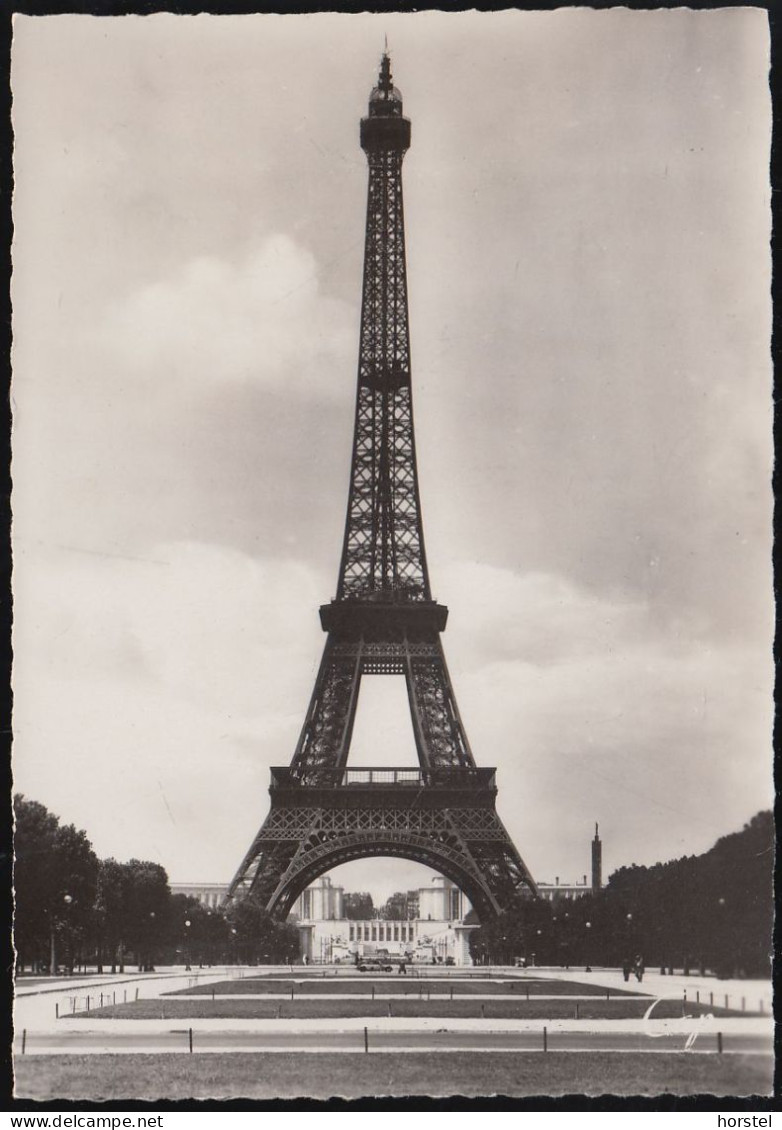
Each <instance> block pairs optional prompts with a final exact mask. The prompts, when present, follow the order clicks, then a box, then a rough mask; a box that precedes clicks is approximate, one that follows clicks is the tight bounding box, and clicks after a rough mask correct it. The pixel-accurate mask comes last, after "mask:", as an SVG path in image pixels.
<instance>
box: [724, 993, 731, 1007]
mask: <svg viewBox="0 0 782 1130" xmlns="http://www.w3.org/2000/svg"><path fill="white" fill-rule="evenodd" d="M729 1000H730V997H729V996H728V994H727V993H726V994H725V1007H726V1008H727V1007H728V1001H729Z"/></svg>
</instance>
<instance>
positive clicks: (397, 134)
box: [361, 52, 410, 153]
mask: <svg viewBox="0 0 782 1130" xmlns="http://www.w3.org/2000/svg"><path fill="white" fill-rule="evenodd" d="M361 148H362V149H364V150H366V151H367V152H370V151H372V152H377V151H378V150H380V151H396V152H399V153H404V152H405V150H406V149H409V148H410V122H409V120H408V119H407V118H404V117H402V94H401V92H400V91H399V90H397V88H396V87H395V86H394V84H393V82H392V79H391V60H390V58H389V56H388V53H387V52H385V53H384V54H383V58H382V59H381V60H380V74H379V75H378V79H377V85H376V86H375V87H373V89H372V92H371V94H370V95H369V107H368V110H367V117H366V118H362V119H361Z"/></svg>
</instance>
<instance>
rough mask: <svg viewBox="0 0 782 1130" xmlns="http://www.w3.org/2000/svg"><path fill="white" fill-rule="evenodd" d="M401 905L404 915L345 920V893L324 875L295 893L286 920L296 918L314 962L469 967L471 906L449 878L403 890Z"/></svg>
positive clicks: (307, 953) (438, 877) (304, 946)
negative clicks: (379, 960) (383, 960)
mask: <svg viewBox="0 0 782 1130" xmlns="http://www.w3.org/2000/svg"><path fill="white" fill-rule="evenodd" d="M405 905H406V911H407V915H406V916H405V917H399V918H369V919H365V920H353V919H349V918H344V917H342V916H341V915H342V913H343V906H344V892H343V890H342V888H341V887H334V886H332V883H331V879H330V878H329V876H328V875H324V876H322V877H321V878H320V879H318V880H317V881H316V882H315V883H312V884H311V885H310V886H309V887H307V889H306V890H305V891H303V892H302V893H301V895H299V897H298V899H297V900H296V902H295V903H294V905H293V909H292V911H291V917H294V918H297V919H298V922H297V923H296V924H297V926H298V928H299V934H300V936H301V947H302V955H303V956H305V957H306V958H307V959H308V960H309V961H312V962H315V963H328V962H355V961H358V960H361V959H362V958H369V957H386V956H387V957H390V958H397V959H400V958H403V957H406V958H407V959H408V960H412V961H418V962H425V963H428V964H432V963H435V964H438V965H444V964H448V965H469V964H470V963H471V959H470V948H469V935H470V932H471V931H472V930H474V929H476V926H475V925H469V924H466V923H465V921H464V919H465V918H466V916H467V914H468V912H469V911H470V903H469V902H468V900H467V899H466V898H465V896H464V894H463V893H462V892H461V891H460V890H459V888H458V887H457V886H456V885H455V884H454V883H452V882H451V881H450V879H446V878H444V876H442V875H436V876H435V877H434V878H433V879H432V882H431V883H430V884H429V886H426V887H419V889H418V890H417V891H408V893H407V897H406V899H405ZM413 914H414V916H412V915H413Z"/></svg>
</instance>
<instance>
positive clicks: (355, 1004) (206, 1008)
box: [64, 997, 746, 1021]
mask: <svg viewBox="0 0 782 1130" xmlns="http://www.w3.org/2000/svg"><path fill="white" fill-rule="evenodd" d="M650 1003H651V1001H650V1000H623V999H622V998H621V997H617V998H616V999H611V1000H609V1001H607V1000H594V1001H578V1002H576V1001H565V1000H551V1001H536V1000H530V1001H526V1000H517V1001H511V1000H508V1001H505V1000H487V1001H476V1000H453V1001H451V1000H448V999H447V998H445V997H441V998H436V999H432V1000H431V1001H427V1000H423V1001H419V1000H401V1001H396V1000H395V1001H380V1000H374V1001H373V1000H371V999H369V998H365V999H364V1000H351V999H345V1000H292V1001H291V1000H283V1001H265V1000H241V999H237V1000H215V1001H212V1000H177V999H176V998H171V997H158V998H156V999H154V1000H146V1001H145V1000H139V1001H129V1002H128V1003H127V1004H117V1005H108V1006H106V1007H104V1008H95V1009H91V1010H90V1012H89V1013H87V1012H77V1013H76V1014H75V1015H76V1017H77V1018H79V1019H85V1018H86V1017H87V1016H89V1018H90V1019H98V1020H217V1019H220V1020H238V1019H247V1020H249V1019H260V1018H279V1019H283V1020H286V1019H292V1018H298V1019H304V1018H307V1019H315V1018H321V1017H356V1016H436V1017H438V1018H440V1017H442V1018H443V1019H445V1018H448V1017H477V1018H480V1017H485V1018H486V1019H487V1020H492V1019H493V1020H500V1019H503V1020H516V1019H518V1020H522V1019H527V1020H532V1019H534V1020H558V1019H575V1018H576V1008H577V1007H578V1017H579V1018H580V1019H582V1020H594V1019H598V1018H601V1019H603V1018H607V1019H613V1020H622V1019H628V1018H635V1017H641V1016H643V1014H644V1012H645V1011H646V1010H647V1008H648V1007H649V1005H650ZM703 1012H713V1013H714V1014H715V1015H718V1014H719V1015H723V1016H726V1015H737V1014H736V1013H730V1014H729V1013H726V1012H725V1010H724V1009H709V1008H708V1007H707V1006H706V1005H688V1006H687V1014H688V1015H689V1016H695V1015H698V1016H699V1015H701V1014H702V1013H703ZM654 1015H655V1017H656V1018H657V1019H665V1018H668V1017H677V1016H681V1015H682V1004H681V1001H661V1002H660V1003H659V1004H658V1005H657V1006H656V1007H655V1010H654ZM738 1015H740V1014H738ZM745 1015H746V1014H745ZM68 1018H69V1017H68V1016H66V1017H64V1019H65V1021H67V1020H68Z"/></svg>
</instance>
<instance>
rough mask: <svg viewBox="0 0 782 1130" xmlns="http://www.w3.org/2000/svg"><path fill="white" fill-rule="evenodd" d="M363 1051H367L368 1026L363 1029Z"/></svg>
mask: <svg viewBox="0 0 782 1130" xmlns="http://www.w3.org/2000/svg"><path fill="white" fill-rule="evenodd" d="M364 1051H365V1052H368V1051H369V1029H368V1028H365V1029H364Z"/></svg>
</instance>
